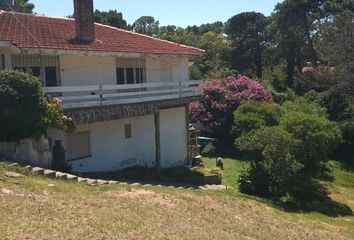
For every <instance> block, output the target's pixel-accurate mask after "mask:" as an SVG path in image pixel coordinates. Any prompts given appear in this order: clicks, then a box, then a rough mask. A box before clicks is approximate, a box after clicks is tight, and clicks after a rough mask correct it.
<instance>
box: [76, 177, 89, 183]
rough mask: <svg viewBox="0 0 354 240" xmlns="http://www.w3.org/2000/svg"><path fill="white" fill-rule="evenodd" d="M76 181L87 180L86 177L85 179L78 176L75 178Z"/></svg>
mask: <svg viewBox="0 0 354 240" xmlns="http://www.w3.org/2000/svg"><path fill="white" fill-rule="evenodd" d="M77 181H78V182H87V179H86V178H81V177H78V178H77Z"/></svg>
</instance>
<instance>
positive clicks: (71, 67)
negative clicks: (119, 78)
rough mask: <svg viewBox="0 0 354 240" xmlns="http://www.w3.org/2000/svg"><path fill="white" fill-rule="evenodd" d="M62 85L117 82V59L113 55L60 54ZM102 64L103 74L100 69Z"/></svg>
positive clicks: (109, 83)
mask: <svg viewBox="0 0 354 240" xmlns="http://www.w3.org/2000/svg"><path fill="white" fill-rule="evenodd" d="M59 59H60V68H61V84H62V86H83V85H98V84H100V79H101V76H102V82H103V84H108V85H113V84H116V59H115V58H113V57H93V56H60V58H59ZM100 66H102V75H101V71H100Z"/></svg>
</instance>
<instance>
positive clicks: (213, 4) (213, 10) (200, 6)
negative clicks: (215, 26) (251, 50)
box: [30, 0, 281, 27]
mask: <svg viewBox="0 0 354 240" xmlns="http://www.w3.org/2000/svg"><path fill="white" fill-rule="evenodd" d="M279 1H281V0H94V8H95V9H99V10H106V11H107V10H109V9H113V10H117V11H118V12H122V13H123V18H124V19H125V20H127V21H128V23H130V24H132V23H133V22H134V21H135V20H136V19H138V18H139V17H141V16H153V17H155V20H158V21H159V22H160V25H161V26H163V25H176V26H180V27H186V26H188V25H200V24H203V23H212V22H215V21H223V22H225V21H227V20H228V19H229V18H230V17H232V16H234V15H236V14H238V13H240V12H245V11H256V12H262V13H263V14H264V15H266V16H268V15H270V13H271V12H272V11H273V10H274V6H275V5H276V3H277V2H279ZM30 2H32V3H34V4H35V6H36V7H35V9H34V11H35V12H36V13H41V14H46V15H49V16H68V15H70V14H72V13H73V0H60V1H54V0H30Z"/></svg>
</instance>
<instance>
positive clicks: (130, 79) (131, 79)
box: [127, 68, 134, 84]
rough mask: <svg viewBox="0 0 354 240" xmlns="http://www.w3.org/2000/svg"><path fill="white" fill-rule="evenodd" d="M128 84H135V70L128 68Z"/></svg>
mask: <svg viewBox="0 0 354 240" xmlns="http://www.w3.org/2000/svg"><path fill="white" fill-rule="evenodd" d="M127 83H128V84H134V68H127Z"/></svg>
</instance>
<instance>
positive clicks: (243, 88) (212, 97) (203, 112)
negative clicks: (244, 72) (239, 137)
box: [190, 76, 273, 135]
mask: <svg viewBox="0 0 354 240" xmlns="http://www.w3.org/2000/svg"><path fill="white" fill-rule="evenodd" d="M201 88H202V90H203V93H204V94H203V97H202V100H201V101H200V102H197V103H192V104H190V115H191V120H192V121H193V122H199V123H201V124H202V125H203V126H204V127H206V128H208V129H210V130H211V131H212V132H213V133H214V134H216V135H220V134H221V135H224V134H227V135H228V134H229V133H230V130H231V126H232V123H233V112H234V111H235V110H236V109H237V107H238V106H239V105H240V103H241V101H242V100H247V99H250V100H254V101H263V102H273V97H272V94H271V92H270V91H268V90H266V89H265V88H264V86H263V85H262V84H260V83H259V82H257V81H255V80H253V79H250V78H248V77H246V76H240V77H227V78H225V79H217V80H209V81H205V82H204V83H203V84H202V85H201Z"/></svg>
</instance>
